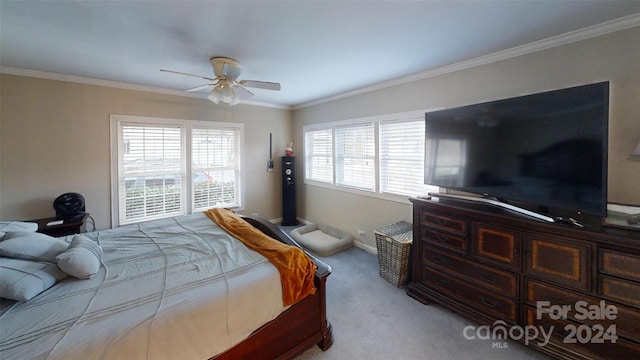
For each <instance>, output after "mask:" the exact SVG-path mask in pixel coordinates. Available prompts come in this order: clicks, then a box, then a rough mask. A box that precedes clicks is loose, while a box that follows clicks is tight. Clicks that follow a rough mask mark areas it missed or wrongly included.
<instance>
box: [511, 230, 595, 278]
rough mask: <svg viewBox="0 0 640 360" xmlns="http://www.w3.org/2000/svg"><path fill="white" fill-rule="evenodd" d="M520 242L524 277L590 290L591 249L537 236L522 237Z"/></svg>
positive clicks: (561, 239)
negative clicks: (522, 253) (522, 248)
mask: <svg viewBox="0 0 640 360" xmlns="http://www.w3.org/2000/svg"><path fill="white" fill-rule="evenodd" d="M524 239H525V258H524V265H525V269H524V271H525V273H527V274H530V275H534V276H538V277H541V278H543V279H548V280H551V281H554V282H557V283H560V284H563V285H567V286H572V287H575V288H578V289H582V290H586V291H590V290H591V277H590V272H589V269H590V266H589V262H590V259H591V248H590V247H589V246H588V245H585V244H582V243H578V242H572V241H570V240H564V238H554V237H547V236H544V235H539V234H525V237H524Z"/></svg>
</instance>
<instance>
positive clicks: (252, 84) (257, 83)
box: [240, 80, 280, 91]
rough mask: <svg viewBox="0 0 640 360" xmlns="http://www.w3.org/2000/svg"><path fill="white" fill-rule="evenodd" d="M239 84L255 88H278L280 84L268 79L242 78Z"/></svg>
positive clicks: (277, 89)
mask: <svg viewBox="0 0 640 360" xmlns="http://www.w3.org/2000/svg"><path fill="white" fill-rule="evenodd" d="M240 85H242V86H246V87H252V88H256V89H267V90H276V91H279V90H280V84H279V83H274V82H268V81H256V80H242V81H240Z"/></svg>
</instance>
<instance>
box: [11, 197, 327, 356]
mask: <svg viewBox="0 0 640 360" xmlns="http://www.w3.org/2000/svg"><path fill="white" fill-rule="evenodd" d="M215 211H218V210H215ZM227 212H228V211H227ZM228 213H230V212H228ZM218 214H223V217H225V218H226V217H228V218H230V219H231V220H232V221H231V222H227V223H217V222H216V221H213V220H214V219H213V217H212V216H208V215H210V214H205V213H197V214H192V215H187V216H179V217H174V218H169V219H160V220H156V221H151V222H146V223H141V224H135V225H127V226H123V227H119V228H116V229H109V230H103V231H97V232H92V233H85V234H81V235H71V236H68V237H65V238H60V239H61V240H63V241H65V242H67V243H71V245H74V244H76V243H77V242H78V241H79V238H80V237H83V238H86V239H82V240H83V241H90V242H91V243H92V244H93V243H95V244H98V245H99V247H100V249H101V252H102V254H101V261H100V266H99V269H98V270H97V272H96V273H95V275H93V276H91V277H90V278H85V279H78V278H76V277H74V276H66V277H65V278H64V279H61V280H59V281H57V282H56V283H55V285H53V286H51V287H50V288H49V289H47V290H45V291H44V292H42V293H40V294H38V295H36V296H34V297H32V298H31V299H29V300H27V301H15V300H6V299H4V298H3V299H0V358H1V359H3V360H8V359H25V358H31V359H45V358H47V359H74V358H77V359H88V358H136V359H151V358H153V359H175V358H180V359H209V358H213V359H216V360H220V359H239V358H253V359H258V358H260V359H291V358H293V357H295V356H297V355H299V354H301V353H302V352H304V351H305V350H306V349H308V348H310V347H312V346H314V345H317V346H319V347H320V348H321V349H322V350H326V349H328V348H329V347H330V346H331V345H332V342H333V338H332V332H331V325H330V323H329V322H328V321H327V318H326V303H325V283H326V279H327V277H328V276H329V275H330V273H331V268H330V267H329V266H328V265H326V264H324V263H323V262H322V261H320V260H318V259H315V258H313V257H311V256H310V255H307V254H304V253H302V251H301V250H299V247H298V246H297V244H296V243H295V242H294V241H293V240H291V238H290V237H288V236H287V235H286V234H285V233H284V232H282V231H281V230H280V229H279V228H278V227H277V226H275V225H273V224H271V223H270V222H268V221H266V220H265V219H262V218H259V217H242V218H240V217H239V216H237V215H235V214H231V215H229V214H227V213H224V210H219V211H218ZM218 216H222V215H218ZM249 224H250V225H249ZM245 226H246V227H247V229H245ZM239 228H242V229H243V230H247V231H254V232H256V233H255V234H254V235H251V236H249V237H251V238H260V237H261V236H262V237H264V235H265V234H266V235H267V236H268V237H269V238H270V239H269V241H270V242H271V243H273V244H277V247H278V246H280V247H281V246H283V245H282V244H287V245H290V246H293V247H296V248H295V251H294V250H291V251H293V252H295V253H297V254H303V255H302V257H304V258H305V259H306V260H307V261H309V260H311V261H310V263H311V268H310V269H311V270H310V273H311V274H310V276H309V274H307V275H304V277H307V280H305V281H306V282H308V281H309V279H310V281H311V283H312V284H311V287H310V288H309V287H308V286H307V285H306V284H305V285H299V284H302V280H299V279H298V277H293V278H290V279H289V280H286V279H285V277H283V276H284V275H283V273H282V270H281V269H280V268H277V267H276V266H274V264H275V263H274V261H273V259H272V256H271V257H270V255H269V254H266V255H265V253H264V252H263V251H264V249H257V250H258V251H259V252H258V251H254V250H252V249H256V245H255V243H247V242H246V239H245V240H242V242H240V241H238V239H237V238H236V237H238V236H239V235H238V233H237V229H239ZM258 233H259V234H258ZM250 234H253V233H250ZM258 235H261V236H258ZM271 239H276V240H277V241H271ZM5 241H7V240H4V241H2V242H0V244H2V243H4V242H5ZM251 241H253V240H251ZM271 243H269V246H271ZM243 244H244V246H243ZM263 244H265V243H264V242H262V243H260V245H259V246H258V247H260V246H263ZM71 247H72V246H69V248H71ZM287 248H289V246H287ZM291 249H294V248H291ZM287 251H288V250H287ZM279 254H280V253H279ZM3 256H6V255H4V254H3ZM278 256H282V255H278ZM58 259H60V255H59V256H58ZM2 260H3V261H4V262H5V263H6V262H7V261H15V260H13V259H9V258H4V257H3V258H2ZM287 261H289V260H287ZM285 262H286V261H285ZM3 264H4V263H3ZM3 266H4V265H0V267H3ZM58 267H59V268H63V267H62V266H61V263H60V262H59V263H58ZM298 268H304V267H299V266H298ZM298 270H299V269H298ZM305 271H306V270H305ZM307 272H309V271H307ZM296 276H297V275H296ZM80 277H82V276H80ZM287 281H288V282H290V283H291V284H293V285H288V287H286V286H285V283H287ZM296 284H298V285H299V286H298V285H296ZM292 289H293V290H292ZM305 289H306V290H305ZM291 294H293V295H291ZM0 295H2V294H0Z"/></svg>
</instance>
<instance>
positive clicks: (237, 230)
mask: <svg viewBox="0 0 640 360" xmlns="http://www.w3.org/2000/svg"><path fill="white" fill-rule="evenodd" d="M204 213H205V214H206V215H207V216H208V217H209V218H210V219H211V220H213V221H215V222H216V223H217V224H218V225H219V226H220V227H221V228H223V229H224V230H225V231H226V232H227V233H229V234H231V235H232V236H233V237H235V238H236V239H238V240H240V241H241V242H242V243H244V244H245V245H246V246H247V247H248V248H250V249H253V250H255V251H257V252H259V253H260V254H261V255H262V256H264V257H266V258H267V259H268V260H269V261H270V262H271V263H272V264H273V265H274V266H275V267H276V268H277V269H278V271H279V272H280V281H281V282H282V302H283V304H284V306H289V305H293V304H295V303H296V302H298V301H300V300H302V299H304V298H305V297H307V295H313V294H315V292H316V288H315V285H314V283H313V279H314V275H315V270H316V265H315V264H314V263H313V261H311V259H309V257H307V255H305V253H304V252H303V251H302V250H301V249H299V248H297V247H295V246H290V245H287V244H283V243H281V242H279V241H277V240H274V239H272V238H271V237H269V236H267V235H265V234H264V233H263V232H262V231H260V230H258V229H256V228H255V227H253V226H251V224H249V223H248V222H246V221H244V220H243V219H242V218H240V217H239V216H238V215H236V214H234V213H233V212H232V211H231V210H227V209H210V210H207V211H205V212H204Z"/></svg>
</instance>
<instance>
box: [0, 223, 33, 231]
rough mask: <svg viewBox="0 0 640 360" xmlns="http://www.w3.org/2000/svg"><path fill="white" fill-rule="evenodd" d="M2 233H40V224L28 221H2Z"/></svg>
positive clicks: (0, 227) (0, 226)
mask: <svg viewBox="0 0 640 360" xmlns="http://www.w3.org/2000/svg"><path fill="white" fill-rule="evenodd" d="M0 231H3V232H8V231H26V232H36V231H38V224H37V223H34V222H26V221H0Z"/></svg>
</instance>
